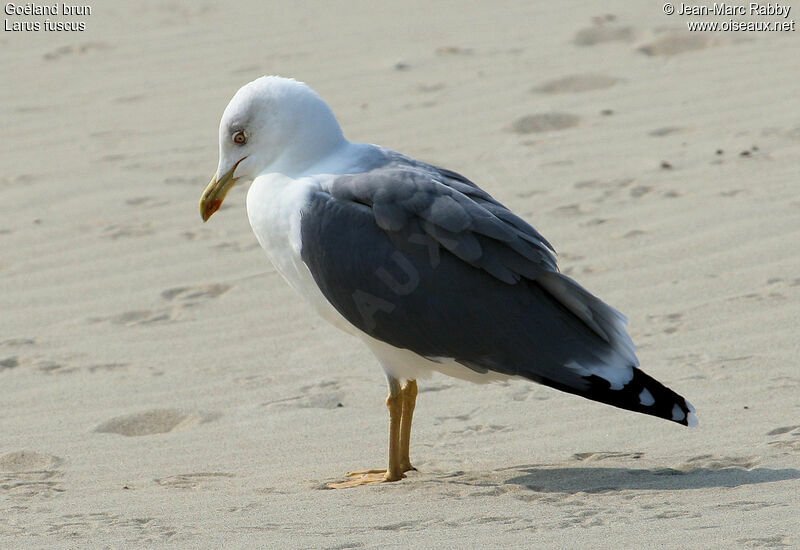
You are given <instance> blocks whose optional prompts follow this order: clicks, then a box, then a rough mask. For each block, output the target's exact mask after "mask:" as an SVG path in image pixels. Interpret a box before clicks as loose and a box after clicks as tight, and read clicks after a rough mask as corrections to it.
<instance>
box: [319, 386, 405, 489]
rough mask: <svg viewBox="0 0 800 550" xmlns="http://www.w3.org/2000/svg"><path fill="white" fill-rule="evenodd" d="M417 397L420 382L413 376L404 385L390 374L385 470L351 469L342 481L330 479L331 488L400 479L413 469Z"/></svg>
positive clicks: (387, 399) (387, 400)
mask: <svg viewBox="0 0 800 550" xmlns="http://www.w3.org/2000/svg"><path fill="white" fill-rule="evenodd" d="M416 399H417V382H416V381H415V380H410V381H409V382H407V383H406V385H405V386H403V387H401V386H400V382H399V381H398V380H396V379H394V378H389V396H388V397H387V398H386V407H387V408H388V409H389V467H388V468H387V469H386V470H358V471H355V472H349V473H348V474H347V477H349V478H350V479H349V480H348V481H344V482H341V483H331V484H330V485H329V487H330V488H331V489H344V488H347V487H355V486H357V485H366V484H368V483H379V482H386V481H399V480H401V479H403V478H404V477H406V476H405V475H404V472H407V471H409V470H413V469H414V467H413V466H411V461H410V460H409V457H408V454H409V444H410V440H411V419H412V417H413V415H414V405H415V403H416Z"/></svg>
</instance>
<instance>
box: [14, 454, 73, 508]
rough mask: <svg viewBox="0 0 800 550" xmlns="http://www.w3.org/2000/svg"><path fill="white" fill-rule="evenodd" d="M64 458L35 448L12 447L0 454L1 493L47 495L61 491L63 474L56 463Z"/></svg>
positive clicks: (15, 495) (21, 495) (60, 462)
mask: <svg viewBox="0 0 800 550" xmlns="http://www.w3.org/2000/svg"><path fill="white" fill-rule="evenodd" d="M63 463H64V460H63V459H61V458H59V457H57V456H54V455H50V454H46V453H40V452H37V451H25V450H23V451H12V452H10V453H6V454H3V455H0V494H3V495H8V496H11V497H25V498H30V497H45V498H50V497H53V496H56V495H57V494H59V493H63V492H64V489H63V488H62V487H61V485H62V484H61V482H60V481H57V478H60V477H61V476H62V475H63V472H62V471H61V470H58V467H59V466H61V465H62V464H63Z"/></svg>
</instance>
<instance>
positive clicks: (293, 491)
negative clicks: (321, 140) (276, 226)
mask: <svg viewBox="0 0 800 550" xmlns="http://www.w3.org/2000/svg"><path fill="white" fill-rule="evenodd" d="M19 5H20V6H23V5H24V4H19ZM82 5H83V4H82ZM88 6H89V7H90V8H91V9H90V13H88V14H84V15H76V16H63V15H58V16H50V17H49V19H50V20H51V21H60V22H69V21H72V22H83V23H84V30H82V31H81V30H78V31H67V30H63V31H47V30H44V29H42V30H39V31H35V30H31V31H26V30H17V31H15V30H8V27H6V30H5V31H4V32H3V33H2V34H0V68H2V71H0V74H2V75H3V76H2V84H0V101H1V103H2V109H0V113H1V114H0V120H1V121H2V124H0V127H2V134H3V135H2V144H3V145H2V148H0V159H1V160H2V162H1V163H0V165H1V166H2V170H1V171H0V193H2V196H3V201H2V206H0V213H1V215H0V247H1V248H0V249H1V250H2V255H0V312H2V313H0V404H1V405H0V410H1V411H2V414H0V547H2V548H21V549H22V548H24V549H29V548H48V549H49V548H114V549H117V548H119V549H127V548H131V549H133V548H329V549H345V548H380V549H386V548H397V549H403V548H458V549H462V548H501V547H503V548H523V547H529V548H702V549H709V548H719V549H730V548H796V547H800V522H798V518H799V517H800V360H799V359H798V352H800V343H799V342H800V338H798V337H799V336H800V329H798V327H800V181H799V180H798V173H799V172H798V166H800V118H798V113H799V112H800V109H799V107H800V104H799V103H798V98H800V78H798V71H800V67H799V66H798V59H800V55H799V54H800V42H798V33H797V32H793V31H788V32H710V31H708V32H689V31H688V30H687V21H690V20H691V21H694V20H698V21H702V20H707V21H721V22H724V21H729V20H730V19H731V18H730V17H713V16H689V15H678V14H673V15H671V16H670V15H667V14H665V12H664V10H663V9H662V6H661V5H660V4H656V3H652V5H649V6H648V5H645V3H642V4H637V5H636V6H632V5H631V3H629V2H620V1H612V2H608V3H605V4H604V6H603V7H602V8H600V7H599V6H598V5H597V4H595V3H592V2H588V1H586V0H583V1H575V2H558V3H555V2H554V3H532V2H521V1H509V2H499V3H484V4H481V5H478V6H465V5H463V4H462V3H459V2H449V1H448V2H436V3H431V2H418V1H412V2H404V3H402V5H400V4H398V5H394V6H390V5H388V4H379V3H374V2H366V1H361V2H345V3H334V2H322V1H318V2H303V3H289V2H285V3H261V2H255V1H252V0H247V1H243V2H236V3H225V2H210V1H209V2H196V3H191V4H187V3H179V2H156V1H134V2H111V1H109V2H93V3H91V4H88ZM6 9H8V8H6ZM797 9H798V10H800V7H798V8H797ZM3 17H4V19H6V25H8V24H10V23H14V22H23V21H40V22H43V21H44V20H45V19H48V17H47V16H36V15H25V14H22V15H18V14H16V13H12V14H8V12H6V13H5V14H4V15H3ZM794 17H795V14H794V13H793V10H792V12H790V13H789V15H788V16H787V17H782V16H761V15H752V16H751V15H746V16H741V17H737V18H736V19H737V20H738V19H741V20H744V21H789V20H792V19H794ZM264 74H279V75H283V76H289V77H294V78H296V79H298V80H302V81H304V82H307V83H309V84H310V85H311V86H312V87H313V88H314V89H316V90H317V91H318V92H319V93H320V95H321V96H322V97H323V98H325V99H326V101H328V103H329V104H330V105H331V107H332V108H333V110H334V111H335V113H336V114H337V116H338V118H339V121H340V122H341V125H342V127H343V128H344V131H345V133H346V135H347V137H348V138H349V139H350V140H353V141H363V142H371V143H379V144H381V145H384V146H386V147H389V148H392V149H395V150H398V151H401V152H404V153H406V154H408V155H411V156H413V157H416V158H419V159H422V160H425V161H428V162H432V163H435V164H437V165H440V166H445V167H447V168H450V169H453V170H456V171H458V172H460V173H462V174H464V175H466V176H468V177H469V178H470V179H472V180H473V181H475V182H476V183H478V184H479V185H480V186H481V187H483V188H484V189H485V190H487V191H488V192H490V193H491V194H492V195H493V196H494V197H496V198H497V199H498V200H500V201H501V202H503V203H504V204H506V205H507V206H509V207H510V208H511V209H512V210H514V211H515V212H516V213H518V214H519V215H521V216H523V217H524V218H525V219H527V220H528V221H529V222H531V223H532V224H533V225H534V226H535V227H536V228H537V229H538V230H539V231H540V232H541V233H542V234H543V235H544V236H545V237H546V238H547V239H548V240H549V241H550V242H551V243H552V244H553V245H554V247H555V248H556V250H557V251H558V253H559V266H560V268H561V270H562V271H563V272H564V273H566V274H569V275H570V276H572V277H574V278H575V279H576V280H577V281H579V282H580V283H581V284H582V285H584V286H585V287H586V288H588V289H590V290H591V291H592V292H594V293H595V294H597V295H598V296H599V297H601V298H602V299H604V300H605V301H607V302H608V303H609V304H612V305H613V306H615V307H616V308H618V309H619V310H621V311H622V312H624V313H625V314H626V315H627V316H628V318H629V320H630V325H629V330H630V333H631V336H632V338H633V340H634V342H635V343H636V345H637V350H638V355H639V358H640V360H641V363H642V367H643V369H644V370H645V371H646V372H647V373H648V374H650V375H652V376H653V377H655V378H657V379H659V380H660V381H662V382H663V383H665V384H666V385H668V386H670V387H671V388H673V389H674V390H675V391H677V392H679V393H680V394H682V395H684V396H685V397H686V398H687V399H689V400H690V401H691V402H692V403H693V404H694V405H695V407H696V408H697V414H698V417H699V419H700V426H699V427H697V428H693V429H686V428H683V427H681V426H678V425H677V424H674V423H670V422H665V421H663V420H659V419H656V418H653V417H649V416H644V415H639V414H634V413H630V412H626V411H622V410H619V409H615V408H612V407H608V406H605V405H601V404H598V403H593V402H589V401H586V400H584V399H580V398H578V397H575V396H571V395H567V394H564V393H560V392H557V391H555V390H552V389H549V388H546V387H543V386H539V385H536V384H533V383H526V382H523V381H514V382H507V383H499V384H491V385H485V386H480V385H473V384H469V383H466V382H461V381H458V380H455V379H450V378H446V377H444V376H434V377H433V378H431V379H429V380H422V381H420V394H419V400H418V404H417V412H416V416H415V422H414V433H413V440H412V459H413V461H414V464H415V466H416V467H417V468H418V471H417V472H411V473H410V474H409V475H408V478H407V479H405V480H403V481H402V482H399V483H391V484H389V483H386V484H379V485H373V486H365V487H357V488H352V489H344V490H329V489H327V484H328V483H330V482H333V481H336V480H339V479H341V478H342V476H343V474H344V473H345V472H347V471H348V470H353V469H357V468H369V467H381V466H383V465H385V460H386V456H385V455H386V429H387V414H386V409H385V406H384V399H385V394H386V383H385V378H384V375H383V372H382V371H381V369H380V366H379V365H378V364H377V362H376V360H375V359H374V357H373V356H372V355H371V354H370V353H369V351H368V350H367V349H366V348H365V347H364V346H363V345H362V344H361V343H360V342H358V341H357V340H355V339H353V338H352V337H350V336H348V335H346V334H344V333H342V332H339V331H337V330H336V329H335V328H333V327H331V326H330V325H328V324H327V323H325V321H323V320H322V319H320V318H319V317H317V316H316V315H315V314H314V313H313V312H312V311H311V309H309V308H308V307H307V306H306V305H304V303H303V302H302V301H301V300H300V299H299V298H298V296H297V295H295V293H294V292H293V291H292V289H291V288H290V287H289V286H288V285H286V283H285V282H284V281H283V280H282V278H281V277H280V275H279V274H278V273H277V272H276V271H275V269H274V268H273V267H272V266H271V265H270V263H269V261H268V260H267V258H266V257H265V255H264V253H263V251H262V250H261V248H260V247H259V245H258V243H257V241H256V239H255V237H254V236H253V234H252V231H251V229H250V226H249V224H248V220H247V215H246V213H245V208H244V197H245V194H246V191H247V189H246V186H239V187H236V188H235V189H234V190H233V191H232V192H231V194H230V195H229V197H228V199H227V200H226V202H225V204H224V205H223V207H222V209H221V211H220V212H218V213H217V214H216V215H215V216H214V218H213V219H211V220H210V221H209V222H208V223H206V224H203V223H202V222H201V220H200V216H199V214H198V208H197V203H198V199H199V198H200V194H201V193H202V191H203V188H204V187H205V185H206V183H207V182H208V181H209V179H210V178H211V176H212V175H213V173H214V171H215V170H216V168H217V160H218V133H217V132H218V124H219V119H220V116H221V114H222V111H223V109H224V108H225V106H226V105H227V103H228V101H229V100H230V98H231V96H232V95H233V94H234V93H235V92H236V90H237V89H238V88H239V87H241V86H242V85H243V84H245V83H247V82H249V81H251V80H253V79H255V78H257V77H259V76H261V75H264Z"/></svg>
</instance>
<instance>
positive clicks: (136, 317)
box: [89, 309, 180, 327]
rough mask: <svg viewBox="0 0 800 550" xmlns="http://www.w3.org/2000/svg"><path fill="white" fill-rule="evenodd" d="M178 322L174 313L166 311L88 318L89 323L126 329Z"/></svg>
mask: <svg viewBox="0 0 800 550" xmlns="http://www.w3.org/2000/svg"><path fill="white" fill-rule="evenodd" d="M178 320H180V319H179V316H178V315H177V313H176V312H174V311H170V310H168V309H159V310H149V309H140V310H134V311H125V312H122V313H119V314H117V315H110V316H108V317H90V318H89V322H90V323H104V322H108V323H111V324H113V325H124V326H128V327H132V326H141V325H154V324H159V323H174V322H176V321H178Z"/></svg>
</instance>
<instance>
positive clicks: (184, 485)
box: [155, 472, 236, 489]
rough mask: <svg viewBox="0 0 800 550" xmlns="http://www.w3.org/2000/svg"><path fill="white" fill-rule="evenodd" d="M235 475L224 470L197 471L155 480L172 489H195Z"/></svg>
mask: <svg viewBox="0 0 800 550" xmlns="http://www.w3.org/2000/svg"><path fill="white" fill-rule="evenodd" d="M233 477H236V476H235V475H234V474H229V473H226V472H197V473H194V474H178V475H174V476H168V477H162V478H158V479H156V480H155V482H156V483H158V484H159V485H161V486H162V487H170V488H172V489H196V488H198V487H200V486H207V485H211V484H213V483H215V482H217V481H220V480H223V479H229V478H233Z"/></svg>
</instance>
